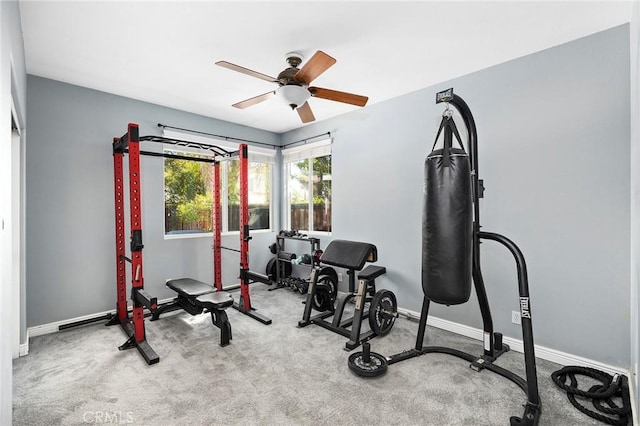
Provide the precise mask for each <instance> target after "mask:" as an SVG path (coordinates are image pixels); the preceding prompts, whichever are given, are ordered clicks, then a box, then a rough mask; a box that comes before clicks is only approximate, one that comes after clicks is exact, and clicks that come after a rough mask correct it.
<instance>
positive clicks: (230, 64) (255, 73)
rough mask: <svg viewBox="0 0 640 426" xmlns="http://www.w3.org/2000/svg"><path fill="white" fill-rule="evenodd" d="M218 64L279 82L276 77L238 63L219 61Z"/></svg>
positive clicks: (252, 75)
mask: <svg viewBox="0 0 640 426" xmlns="http://www.w3.org/2000/svg"><path fill="white" fill-rule="evenodd" d="M216 65H219V66H221V67H223V68H227V69H230V70H231V71H237V72H241V73H242V74H246V75H250V76H251V77H256V78H259V79H261V80H266V81H269V82H271V83H277V82H278V80H276V79H275V78H273V77H271V76H268V75H266V74H262V73H260V72H258V71H253V70H250V69H249V68H245V67H241V66H240V65H236V64H232V63H231V62H227V61H218V62H216Z"/></svg>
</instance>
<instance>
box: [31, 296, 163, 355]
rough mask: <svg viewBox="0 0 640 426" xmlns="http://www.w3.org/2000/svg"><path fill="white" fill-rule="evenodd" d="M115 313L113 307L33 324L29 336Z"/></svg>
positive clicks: (49, 332)
mask: <svg viewBox="0 0 640 426" xmlns="http://www.w3.org/2000/svg"><path fill="white" fill-rule="evenodd" d="M172 300H173V298H168V299H163V300H159V301H158V304H162V303H167V302H170V301H172ZM128 308H129V309H131V306H129V307H128ZM115 313H116V310H115V309H112V310H110V311H103V312H98V313H95V314H90V315H83V316H81V317H76V318H70V319H66V320H62V321H56V322H50V323H48V324H42V325H36V326H33V327H29V328H28V329H27V336H30V337H36V336H43V335H45V334H51V333H57V332H58V331H60V326H64V325H67V324H72V323H74V322H79V321H86V320H92V319H95V318H100V317H103V316H105V315H115ZM28 342H29V340H28V338H27V344H28Z"/></svg>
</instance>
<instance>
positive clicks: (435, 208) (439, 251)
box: [422, 117, 473, 305]
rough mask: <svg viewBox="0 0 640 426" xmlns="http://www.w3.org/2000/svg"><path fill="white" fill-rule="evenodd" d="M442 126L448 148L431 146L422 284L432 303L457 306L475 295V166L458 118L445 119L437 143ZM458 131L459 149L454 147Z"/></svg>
mask: <svg viewBox="0 0 640 426" xmlns="http://www.w3.org/2000/svg"><path fill="white" fill-rule="evenodd" d="M443 129H444V147H443V148H442V149H432V151H431V153H430V154H429V155H428V156H427V159H426V160H425V163H424V209H423V212H422V289H423V291H424V295H425V297H427V298H428V299H429V300H431V301H433V302H436V303H441V304H445V305H457V304H460V303H465V302H466V301H467V300H469V296H470V295H471V272H472V250H473V234H472V233H473V227H472V222H473V203H472V190H471V166H470V162H469V156H468V155H467V153H466V152H465V150H464V147H463V146H462V142H461V140H460V135H459V134H458V130H457V128H456V126H455V123H454V121H453V118H450V117H444V118H443V119H442V124H441V125H440V129H439V130H438V134H437V136H436V142H437V141H438V137H439V136H440V132H441V131H442V130H443ZM453 134H455V136H456V138H457V139H458V143H459V144H460V148H453V147H452V146H451V142H452V135H453ZM435 145H436V144H435V143H434V148H435Z"/></svg>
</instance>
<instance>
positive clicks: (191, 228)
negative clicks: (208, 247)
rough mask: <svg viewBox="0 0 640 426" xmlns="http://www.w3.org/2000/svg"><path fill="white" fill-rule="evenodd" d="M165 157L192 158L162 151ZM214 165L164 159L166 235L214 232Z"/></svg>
mask: <svg viewBox="0 0 640 426" xmlns="http://www.w3.org/2000/svg"><path fill="white" fill-rule="evenodd" d="M165 153H168V154H179V155H183V156H188V157H197V155H195V154H191V153H186V152H176V151H169V150H165ZM212 188H213V164H211V163H200V162H196V161H189V160H180V159H173V158H165V159H164V217H165V221H164V230H165V231H164V232H165V235H176V234H194V233H196V234H197V233H206V232H213V225H212V219H213V195H212Z"/></svg>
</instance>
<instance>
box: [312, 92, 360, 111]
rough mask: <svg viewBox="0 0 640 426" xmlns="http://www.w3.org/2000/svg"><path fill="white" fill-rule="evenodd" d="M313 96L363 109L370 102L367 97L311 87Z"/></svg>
mask: <svg viewBox="0 0 640 426" xmlns="http://www.w3.org/2000/svg"><path fill="white" fill-rule="evenodd" d="M309 92H311V96H314V97H316V98H321V99H328V100H330V101H336V102H343V103H345V104H351V105H356V106H360V107H363V106H365V105H366V104H367V101H368V100H369V98H368V97H366V96H361V95H354V94H353V93H346V92H338V91H337V90H331V89H323V88H322V87H309Z"/></svg>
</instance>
